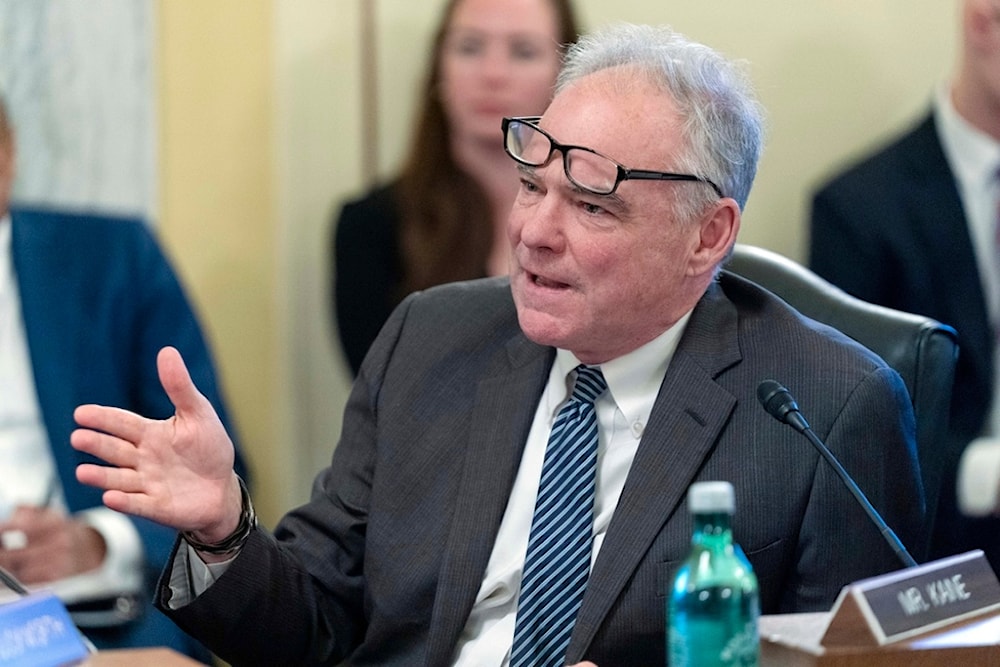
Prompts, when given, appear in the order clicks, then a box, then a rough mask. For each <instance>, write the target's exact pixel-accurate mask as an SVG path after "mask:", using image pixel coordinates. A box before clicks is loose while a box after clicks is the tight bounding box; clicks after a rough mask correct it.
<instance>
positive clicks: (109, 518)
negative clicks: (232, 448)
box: [0, 99, 247, 661]
mask: <svg viewBox="0 0 1000 667" xmlns="http://www.w3.org/2000/svg"><path fill="white" fill-rule="evenodd" d="M14 139H15V138H14V131H13V128H12V127H11V124H10V122H9V121H8V117H7V115H6V113H5V111H4V109H3V100H2V99H0V456H2V457H3V458H2V459H0V460H2V461H3V463H0V547H2V548H0V566H2V567H3V568H5V569H7V570H8V571H9V572H11V573H12V574H13V575H14V576H15V577H17V578H18V579H19V580H21V581H22V582H23V583H24V584H25V585H27V586H28V587H29V588H33V587H52V588H53V589H54V590H55V591H56V592H57V593H59V594H60V596H61V597H63V599H64V600H65V601H66V602H67V606H68V607H69V609H70V611H71V612H73V614H74V620H76V621H77V623H78V624H80V625H81V629H82V630H83V631H84V633H85V634H86V635H87V636H88V637H89V638H90V639H91V640H92V641H93V643H94V644H95V645H96V646H97V647H98V648H99V649H100V648H112V647H113V648H120V647H137V646H168V647H171V648H173V649H175V650H177V651H180V652H182V653H185V654H187V655H189V656H192V657H195V658H198V659H201V660H205V661H207V660H209V659H210V657H211V656H210V654H209V653H208V651H207V650H206V649H205V648H204V647H203V646H201V644H199V643H197V642H196V641H195V640H193V639H192V638H191V637H189V636H187V635H186V634H184V633H183V632H181V631H180V630H179V629H178V628H177V626H175V625H174V624H173V623H172V622H170V621H169V620H168V619H167V618H166V617H165V616H163V615H162V614H161V613H160V612H159V611H157V610H155V609H154V608H153V607H152V605H151V598H152V592H153V591H154V589H155V583H156V577H157V574H158V572H159V571H160V570H161V569H162V568H163V566H164V565H165V563H166V561H167V557H168V555H169V553H170V549H171V546H172V544H173V541H174V538H175V531H173V530H172V529H170V528H166V527H164V526H160V525H157V524H155V523H153V522H150V521H146V520H142V519H135V518H131V517H126V516H125V515H122V514H118V513H116V512H112V511H110V510H108V509H107V508H104V507H102V503H101V493H100V491H99V490H96V489H94V488H92V487H87V486H84V485H82V484H80V483H79V482H77V481H76V477H75V469H76V466H77V465H79V464H80V463H82V462H84V461H86V460H88V458H89V457H86V456H83V455H81V454H80V453H79V452H77V451H76V450H74V449H73V448H72V447H70V444H69V440H70V432H71V431H72V429H73V428H74V422H73V409H74V408H75V407H76V406H77V405H79V404H80V403H83V402H92V401H96V402H107V403H110V404H113V405H122V406H128V407H129V408H130V409H132V410H137V411H140V412H142V413H144V414H156V415H160V416H162V417H167V416H169V415H171V414H173V406H172V405H171V403H170V401H169V399H168V398H167V395H166V394H165V393H164V391H163V389H162V387H161V386H160V383H159V380H158V378H157V372H156V353H157V351H158V350H159V349H160V348H161V347H163V346H164V345H171V346H174V347H177V348H178V349H181V350H184V355H185V359H187V360H188V362H189V364H190V366H189V367H190V368H191V372H192V375H193V376H195V377H197V378H198V383H199V386H200V387H202V388H203V389H204V390H205V394H206V396H207V397H208V398H209V400H210V401H211V403H212V405H213V406H214V407H215V409H216V410H217V411H219V416H220V418H221V419H222V421H223V422H225V423H227V424H229V425H230V426H232V424H231V422H230V420H229V418H228V416H227V411H226V408H225V405H224V403H223V400H222V392H221V389H220V386H219V383H218V379H217V376H216V373H215V370H214V369H213V363H212V359H211V356H210V353H209V349H208V346H207V344H206V341H205V338H204V336H203V334H202V331H201V328H200V327H199V324H198V321H197V319H196V318H195V314H194V312H193V311H192V308H191V305H190V303H189V302H188V299H187V297H186V296H185V293H184V290H183V288H182V286H181V284H180V282H179V281H178V278H177V276H176V275H175V273H174V271H173V270H172V268H171V266H170V264H169V262H168V260H167V258H166V257H165V256H164V254H163V252H162V251H161V249H160V248H159V246H158V245H157V242H156V240H155V238H154V236H153V235H152V234H151V233H150V231H149V229H148V228H147V227H146V225H145V224H143V222H142V221H141V220H136V219H126V218H119V217H111V216H99V215H82V214H75V213H73V214H71V213H65V212H56V211H52V210H43V209H38V208H19V207H16V206H11V205H10V193H11V188H12V183H13V180H14V173H15V141H14ZM235 467H236V470H237V472H238V473H239V474H240V475H241V476H243V477H244V478H245V477H246V475H247V471H246V466H245V464H244V462H243V459H242V457H241V456H239V454H237V456H236V465H235Z"/></svg>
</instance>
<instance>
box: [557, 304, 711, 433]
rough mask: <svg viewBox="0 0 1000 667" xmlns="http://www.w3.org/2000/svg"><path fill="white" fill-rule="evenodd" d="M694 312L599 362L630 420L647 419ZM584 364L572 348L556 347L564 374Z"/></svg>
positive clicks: (643, 420)
mask: <svg viewBox="0 0 1000 667" xmlns="http://www.w3.org/2000/svg"><path fill="white" fill-rule="evenodd" d="M692 312H693V311H688V312H687V313H685V314H684V316H683V317H681V318H680V319H679V320H677V322H676V323H674V325H673V326H671V327H670V328H669V329H667V330H666V331H664V332H663V333H662V334H660V335H659V336H657V337H656V338H654V339H653V340H651V341H649V342H648V343H646V344H645V345H643V346H642V347H639V348H638V349H635V350H633V351H632V352H629V353H628V354H625V355H623V356H621V357H618V358H617V359H612V360H611V361H607V362H605V363H603V364H600V368H601V372H602V373H603V374H604V379H605V381H606V382H607V383H608V391H609V393H610V394H611V398H612V400H613V401H614V402H615V405H617V406H618V409H619V410H621V411H622V413H623V414H624V415H625V416H626V417H627V418H628V419H629V421H630V422H634V421H641V422H645V421H646V420H647V419H648V417H649V413H650V412H651V411H652V407H653V401H654V400H655V399H656V395H657V393H658V392H659V391H660V385H661V384H663V377H664V376H665V375H666V373H667V366H669V365H670V360H671V359H673V356H674V352H676V350H677V345H678V343H679V342H680V339H681V335H682V334H683V333H684V329H685V328H686V327H687V323H688V320H690V319H691V313H692ZM581 363H582V362H581V361H580V360H579V359H577V358H576V355H574V354H573V353H572V352H570V351H569V350H561V349H557V350H556V360H555V364H556V367H557V369H558V372H559V374H560V375H561V376H562V377H567V376H568V375H569V373H570V371H572V370H573V369H574V368H576V367H577V366H578V365H579V364H581Z"/></svg>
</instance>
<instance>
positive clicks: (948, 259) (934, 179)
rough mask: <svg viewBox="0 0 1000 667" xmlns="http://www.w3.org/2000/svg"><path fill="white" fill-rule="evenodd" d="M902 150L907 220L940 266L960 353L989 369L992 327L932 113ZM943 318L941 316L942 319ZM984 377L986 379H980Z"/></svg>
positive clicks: (949, 315)
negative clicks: (909, 218)
mask: <svg viewBox="0 0 1000 667" xmlns="http://www.w3.org/2000/svg"><path fill="white" fill-rule="evenodd" d="M907 146H908V149H907V150H906V152H905V153H904V155H903V158H904V161H905V164H906V170H905V172H904V173H905V178H906V185H905V186H904V187H905V189H906V193H907V198H904V201H908V202H910V203H909V204H908V205H910V206H912V207H913V209H912V211H911V212H910V215H911V216H912V219H913V220H915V221H916V224H917V226H918V230H917V232H918V233H919V234H920V235H921V236H922V238H923V246H924V247H925V248H927V249H928V251H927V252H928V255H929V257H930V258H931V261H930V262H929V266H930V267H941V268H942V270H943V275H942V276H940V278H941V284H942V285H948V287H947V291H948V299H947V300H945V304H948V306H947V307H948V318H947V322H946V323H947V324H950V325H952V326H954V327H955V329H956V330H957V331H958V332H959V338H960V339H961V340H960V343H961V345H962V354H963V355H968V356H969V357H970V358H973V359H974V360H975V361H974V364H973V366H974V367H975V368H976V369H989V368H991V367H992V364H993V360H992V357H991V353H990V351H991V350H992V349H993V343H992V330H991V326H990V323H989V316H988V314H987V308H986V297H985V295H984V293H983V288H982V282H981V280H980V277H979V270H978V266H979V262H978V260H977V259H976V255H975V251H974V249H973V246H972V239H971V237H970V236H969V226H968V223H967V222H966V219H965V212H964V209H963V207H962V201H961V199H960V197H959V194H958V188H957V185H956V182H955V176H954V174H953V173H952V172H951V169H950V167H949V165H948V160H947V159H946V158H945V155H944V150H943V149H942V147H941V142H940V139H939V138H938V135H937V130H936V129H935V126H934V119H933V116H930V117H928V119H927V120H926V121H925V122H924V123H923V124H922V125H921V126H920V127H919V128H918V129H917V131H916V132H915V133H914V134H913V141H912V142H911V143H909V144H907ZM942 319H945V318H942ZM983 381H984V382H986V380H985V378H984V379H983Z"/></svg>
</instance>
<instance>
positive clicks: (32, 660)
mask: <svg viewBox="0 0 1000 667" xmlns="http://www.w3.org/2000/svg"><path fill="white" fill-rule="evenodd" d="M88 654H89V652H88V650H87V646H86V645H85V644H84V643H83V638H82V637H81V636H80V632H79V631H78V630H77V629H76V626H75V625H73V621H72V620H71V619H70V617H69V612H67V611H66V607H65V606H64V605H63V603H62V601H61V600H60V599H59V598H58V597H56V596H55V595H53V594H52V593H35V594H32V595H28V596H25V597H23V598H20V599H18V600H15V601H14V602H9V603H7V604H4V605H0V666H2V667H57V666H58V665H72V664H75V663H77V662H80V661H82V660H83V659H84V658H86V657H87V655H88Z"/></svg>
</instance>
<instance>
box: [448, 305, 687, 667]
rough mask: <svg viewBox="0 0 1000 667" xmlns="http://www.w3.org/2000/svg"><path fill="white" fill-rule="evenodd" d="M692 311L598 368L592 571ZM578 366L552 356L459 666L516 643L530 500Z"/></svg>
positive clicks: (505, 656)
mask: <svg viewBox="0 0 1000 667" xmlns="http://www.w3.org/2000/svg"><path fill="white" fill-rule="evenodd" d="M689 318H690V313H688V314H687V315H685V316H684V317H683V318H682V319H681V321H680V322H678V323H677V324H676V325H674V326H673V327H671V328H670V329H668V330H667V331H666V332H665V333H663V334H661V335H660V336H659V337H658V338H655V339H654V340H652V341H651V342H649V343H647V344H646V345H644V346H643V347H641V348H639V349H638V350H635V351H634V352H631V353H629V354H627V355H625V356H623V357H619V358H618V359H615V360H613V361H610V362H608V363H605V364H601V371H602V373H603V374H604V379H605V380H606V381H607V383H608V391H607V392H605V393H604V394H603V395H601V396H600V397H598V399H597V400H596V401H595V403H594V406H595V408H596V410H597V424H598V447H597V473H596V480H595V496H594V528H593V535H594V541H593V550H592V552H591V556H590V564H591V567H593V564H594V561H595V560H596V559H597V553H598V552H599V551H600V549H601V544H602V543H603V542H604V536H605V534H606V533H607V530H608V525H609V524H610V523H611V517H612V515H613V514H614V511H615V507H617V505H618V498H619V497H620V496H621V493H622V489H623V488H624V487H625V479H626V478H627V477H628V471H629V468H630V467H631V466H632V459H633V458H635V453H636V450H637V449H638V448H639V441H640V440H641V439H642V432H643V430H644V428H645V426H646V423H647V422H648V421H649V414H650V413H651V412H652V410H653V403H654V401H655V400H656V395H657V393H658V392H659V390H660V384H662V382H663V377H664V375H665V374H666V372H667V365H668V364H669V362H670V359H671V358H672V357H673V354H674V350H676V349H677V343H678V341H679V340H680V336H681V333H682V332H683V331H684V327H685V326H686V325H687V321H688V319H689ZM579 364H580V361H579V360H578V359H577V358H576V357H575V356H573V354H572V353H570V352H567V351H565V350H558V351H557V352H556V360H555V363H554V364H552V371H551V373H550V374H549V381H548V384H546V386H545V390H544V391H543V392H542V397H541V400H539V402H538V408H537V410H536V411H535V419H534V422H533V423H532V425H531V431H530V432H529V434H528V441H527V443H526V444H525V447H524V454H523V456H522V457H521V465H520V468H518V472H517V477H516V478H515V480H514V487H513V489H512V490H511V494H510V500H508V502H507V509H506V511H505V512H504V516H503V520H502V521H501V523H500V530H499V532H498V534H497V539H496V542H495V543H494V545H493V552H492V554H491V555H490V560H489V563H488V564H487V566H486V574H485V576H484V577H483V583H482V585H481V586H480V588H479V593H478V594H477V595H476V601H475V603H474V604H473V607H472V612H471V614H470V615H469V619H468V621H467V622H466V625H465V629H464V630H463V631H462V635H461V637H460V638H459V641H458V646H457V648H456V651H455V659H454V664H455V666H456V667H482V666H484V665H491V666H492V665H498V666H501V667H506V665H508V664H509V661H510V650H511V646H512V644H513V641H514V624H515V621H516V620H517V601H518V595H519V593H520V589H521V572H522V570H523V568H524V558H525V554H526V553H527V550H528V535H529V533H530V532H531V519H532V516H533V515H534V511H535V496H537V495H538V483H539V480H540V478H541V475H542V463H543V462H544V460H545V448H546V445H547V444H548V440H549V432H550V431H551V430H552V422H553V421H554V420H555V417H556V414H557V413H558V412H559V409H560V408H561V407H562V405H563V403H565V402H566V401H567V400H568V399H569V397H570V394H571V391H572V386H571V385H570V384H569V374H570V372H571V371H572V370H573V369H574V368H576V367H577V365H579Z"/></svg>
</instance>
